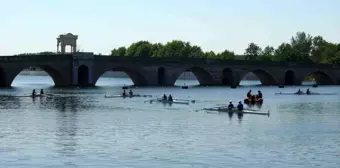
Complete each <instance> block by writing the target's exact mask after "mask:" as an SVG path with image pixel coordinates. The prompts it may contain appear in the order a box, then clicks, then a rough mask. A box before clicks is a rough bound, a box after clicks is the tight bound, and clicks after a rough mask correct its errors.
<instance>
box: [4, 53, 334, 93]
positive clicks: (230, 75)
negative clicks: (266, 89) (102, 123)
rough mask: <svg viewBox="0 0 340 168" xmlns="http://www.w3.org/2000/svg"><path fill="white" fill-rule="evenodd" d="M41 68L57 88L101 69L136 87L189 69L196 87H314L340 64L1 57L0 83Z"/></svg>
mask: <svg viewBox="0 0 340 168" xmlns="http://www.w3.org/2000/svg"><path fill="white" fill-rule="evenodd" d="M30 66H36V67H40V68H41V69H43V70H44V71H46V72H47V73H48V74H49V75H50V76H51V77H52V79H53V81H54V83H55V85H56V86H94V85H95V84H96V82H97V81H98V79H99V77H100V76H101V75H103V74H104V73H105V72H106V71H111V70H112V71H123V72H125V73H127V74H128V75H129V76H130V78H131V79H132V81H133V83H134V85H136V86H173V85H174V83H175V82H176V80H177V78H178V77H179V76H180V75H181V74H182V73H183V72H185V71H192V72H193V73H194V74H195V76H196V77H197V79H198V81H199V83H200V84H201V85H228V86H237V85H239V83H240V81H241V80H242V78H243V77H244V76H245V75H246V74H247V73H249V72H253V73H254V74H255V75H256V76H257V77H258V78H259V79H260V81H261V83H262V85H301V84H302V81H303V80H304V78H305V77H306V76H308V75H313V76H314V78H315V79H316V82H317V83H318V84H319V85H339V84H340V66H339V65H330V64H310V63H286V62H271V61H243V60H207V59H192V58H191V59H189V58H177V59H176V58H141V57H116V56H98V55H93V53H75V54H69V55H67V54H62V55H27V56H2V57H0V86H1V87H8V86H11V84H12V82H13V80H14V78H15V77H16V76H17V75H18V74H19V73H20V72H21V71H22V70H24V69H26V68H28V67H30Z"/></svg>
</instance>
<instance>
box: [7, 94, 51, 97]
mask: <svg viewBox="0 0 340 168" xmlns="http://www.w3.org/2000/svg"><path fill="white" fill-rule="evenodd" d="M45 96H46V95H44V94H42V95H41V94H38V95H34V96H33V95H0V97H32V98H35V97H45Z"/></svg>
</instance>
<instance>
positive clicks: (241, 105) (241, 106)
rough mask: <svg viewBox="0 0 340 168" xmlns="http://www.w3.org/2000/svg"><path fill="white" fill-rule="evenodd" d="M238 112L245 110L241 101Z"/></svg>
mask: <svg viewBox="0 0 340 168" xmlns="http://www.w3.org/2000/svg"><path fill="white" fill-rule="evenodd" d="M237 110H238V111H242V110H243V104H242V102H241V101H239V102H238V105H237Z"/></svg>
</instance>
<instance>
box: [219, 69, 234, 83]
mask: <svg viewBox="0 0 340 168" xmlns="http://www.w3.org/2000/svg"><path fill="white" fill-rule="evenodd" d="M221 80H222V81H221V83H222V85H225V86H231V85H232V84H233V82H234V77H233V71H232V70H231V69H230V68H225V69H223V71H222V78H221Z"/></svg>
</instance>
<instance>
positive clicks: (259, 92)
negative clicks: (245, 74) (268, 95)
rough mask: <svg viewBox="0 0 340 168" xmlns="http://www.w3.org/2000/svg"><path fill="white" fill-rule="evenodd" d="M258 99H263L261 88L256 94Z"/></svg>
mask: <svg viewBox="0 0 340 168" xmlns="http://www.w3.org/2000/svg"><path fill="white" fill-rule="evenodd" d="M256 97H257V99H260V98H261V99H262V92H261V91H260V90H259V91H258V94H257V95H256Z"/></svg>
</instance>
